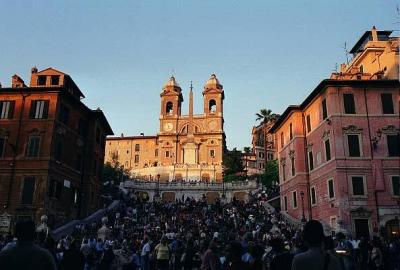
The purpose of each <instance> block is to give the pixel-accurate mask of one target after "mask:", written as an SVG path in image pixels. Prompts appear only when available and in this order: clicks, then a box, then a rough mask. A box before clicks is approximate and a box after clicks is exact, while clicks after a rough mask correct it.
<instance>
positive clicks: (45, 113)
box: [42, 100, 49, 119]
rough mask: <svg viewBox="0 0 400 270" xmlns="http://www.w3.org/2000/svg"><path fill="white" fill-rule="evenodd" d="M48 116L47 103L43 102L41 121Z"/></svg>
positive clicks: (46, 101)
mask: <svg viewBox="0 0 400 270" xmlns="http://www.w3.org/2000/svg"><path fill="white" fill-rule="evenodd" d="M48 116H49V101H48V100H45V101H44V108H43V117H42V118H43V119H46V118H47V117H48Z"/></svg>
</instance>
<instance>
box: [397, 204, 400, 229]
mask: <svg viewBox="0 0 400 270" xmlns="http://www.w3.org/2000/svg"><path fill="white" fill-rule="evenodd" d="M397 206H398V207H399V214H400V200H397ZM396 218H397V236H399V235H400V220H399V218H398V217H397V216H396Z"/></svg>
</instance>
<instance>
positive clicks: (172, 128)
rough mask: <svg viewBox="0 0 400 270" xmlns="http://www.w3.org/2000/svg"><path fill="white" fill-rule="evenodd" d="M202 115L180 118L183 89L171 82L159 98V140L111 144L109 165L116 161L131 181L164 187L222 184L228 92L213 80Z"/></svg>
mask: <svg viewBox="0 0 400 270" xmlns="http://www.w3.org/2000/svg"><path fill="white" fill-rule="evenodd" d="M202 94H203V113H202V114H194V113H193V89H192V87H191V89H190V93H189V113H188V115H182V103H183V95H182V89H181V87H180V86H179V84H178V83H177V81H176V80H175V78H174V77H171V78H170V80H169V81H168V82H167V83H166V84H165V85H164V87H163V89H162V92H161V94H160V97H161V112H160V119H159V121H160V131H159V132H158V134H157V135H155V136H133V137H132V136H131V137H124V136H121V137H111V138H107V143H106V156H105V162H111V161H112V159H113V157H114V158H115V157H117V158H118V161H119V162H120V164H121V165H123V166H124V167H125V168H128V169H130V170H131V173H132V175H133V177H135V178H145V179H149V180H151V179H154V180H156V179H157V178H158V177H159V178H160V181H174V180H177V181H221V180H222V157H223V152H224V149H225V133H224V118H223V100H224V90H223V87H222V85H221V84H220V82H219V81H218V79H217V77H216V76H215V75H214V74H213V75H211V78H210V79H209V80H208V81H207V82H206V84H205V86H204V90H203V93H202Z"/></svg>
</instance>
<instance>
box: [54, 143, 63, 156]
mask: <svg viewBox="0 0 400 270" xmlns="http://www.w3.org/2000/svg"><path fill="white" fill-rule="evenodd" d="M62 147H63V144H62V138H60V137H59V138H57V141H56V149H55V153H54V154H55V158H56V160H58V161H61V156H62Z"/></svg>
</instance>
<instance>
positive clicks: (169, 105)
mask: <svg viewBox="0 0 400 270" xmlns="http://www.w3.org/2000/svg"><path fill="white" fill-rule="evenodd" d="M173 112H174V105H173V104H172V102H171V101H168V102H167V105H166V106H165V113H166V114H169V115H172V114H173Z"/></svg>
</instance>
